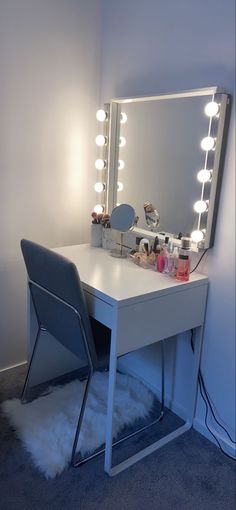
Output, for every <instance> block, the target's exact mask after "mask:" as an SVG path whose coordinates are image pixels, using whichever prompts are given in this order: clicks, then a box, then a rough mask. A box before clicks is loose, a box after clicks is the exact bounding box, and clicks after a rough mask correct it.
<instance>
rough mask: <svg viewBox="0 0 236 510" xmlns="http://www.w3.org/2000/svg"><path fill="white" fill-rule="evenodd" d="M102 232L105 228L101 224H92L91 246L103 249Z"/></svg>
mask: <svg viewBox="0 0 236 510" xmlns="http://www.w3.org/2000/svg"><path fill="white" fill-rule="evenodd" d="M102 230H103V226H102V225H101V223H92V225H91V233H90V240H91V246H94V247H96V248H101V246H102Z"/></svg>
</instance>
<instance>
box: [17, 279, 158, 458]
mask: <svg viewBox="0 0 236 510" xmlns="http://www.w3.org/2000/svg"><path fill="white" fill-rule="evenodd" d="M28 287H29V291H30V296H31V299H32V303H33V307H34V310H35V314H36V318H37V324H38V330H37V334H36V339H35V343H34V347H33V351H32V354H31V357H30V362H29V366H28V370H27V374H26V378H25V383H24V386H23V390H22V394H21V403H22V404H26V403H27V399H26V397H25V396H26V392H27V389H28V383H29V378H30V374H31V372H32V366H33V361H34V357H35V353H36V351H37V346H38V344H39V339H40V335H41V332H46V331H47V329H46V328H45V327H44V326H43V325H42V324H41V323H40V319H39V316H38V313H37V307H36V305H35V301H34V296H33V292H32V288H33V287H36V288H38V289H40V290H41V291H43V292H45V294H47V295H49V296H50V297H52V298H53V299H55V300H57V301H59V302H60V303H62V304H63V305H65V306H66V307H68V308H70V309H71V310H72V311H73V312H74V314H75V315H76V317H77V319H78V322H79V325H80V329H81V332H82V340H83V345H84V349H85V353H86V356H87V362H88V377H87V381H86V385H85V389H84V395H83V399H82V403H81V408H80V413H79V417H78V422H77V426H76V431H75V436H74V441H73V446H72V453H71V460H70V464H71V466H73V467H78V466H80V465H81V464H84V463H85V462H87V461H89V460H90V459H92V458H94V457H96V456H98V455H100V454H101V453H104V452H105V448H102V449H100V450H98V451H97V452H95V453H93V454H91V455H89V456H87V457H85V458H82V459H80V460H76V453H77V452H76V449H77V444H78V439H79V435H80V431H81V426H82V422H83V417H84V412H85V408H86V403H87V399H88V394H89V388H90V384H91V380H92V376H93V373H94V370H95V369H94V366H93V363H92V358H91V355H90V352H89V347H88V342H87V338H86V332H85V327H84V324H83V319H82V317H81V314H80V312H79V310H78V309H77V308H76V307H74V306H73V305H71V304H70V303H68V302H67V301H65V300H64V299H62V298H60V297H59V296H57V295H56V294H54V293H53V292H51V291H49V290H48V289H46V288H45V287H43V286H42V285H40V284H38V283H36V282H35V281H33V280H31V279H28ZM160 344H161V360H162V363H161V365H162V375H161V410H160V414H159V416H158V417H157V418H156V419H155V420H154V421H152V422H151V423H149V424H148V425H145V426H143V427H141V428H139V429H138V430H136V431H135V432H132V433H130V434H127V435H126V436H124V437H123V438H121V439H119V440H117V441H115V442H114V443H113V444H112V446H116V445H118V444H120V443H122V442H123V441H126V440H127V439H130V438H131V437H133V436H135V435H136V434H139V433H141V432H143V431H145V430H147V429H148V428H150V427H152V426H153V425H155V424H157V423H158V422H160V421H161V420H162V419H163V416H164V407H165V404H164V397H165V373H164V372H165V370H164V364H165V362H164V340H161V341H160Z"/></svg>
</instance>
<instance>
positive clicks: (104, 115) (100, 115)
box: [94, 109, 127, 214]
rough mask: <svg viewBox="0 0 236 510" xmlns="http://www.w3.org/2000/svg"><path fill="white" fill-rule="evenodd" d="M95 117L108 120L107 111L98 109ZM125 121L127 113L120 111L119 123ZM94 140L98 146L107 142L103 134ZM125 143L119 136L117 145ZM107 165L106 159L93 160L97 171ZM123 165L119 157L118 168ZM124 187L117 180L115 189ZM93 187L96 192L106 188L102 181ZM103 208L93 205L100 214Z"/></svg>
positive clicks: (99, 205) (99, 119)
mask: <svg viewBox="0 0 236 510" xmlns="http://www.w3.org/2000/svg"><path fill="white" fill-rule="evenodd" d="M96 118H97V120H98V121H99V122H105V121H107V120H108V112H106V111H105V110H102V109H100V110H98V111H97V113H96ZM126 122H127V115H126V113H125V112H121V114H120V123H121V124H125V123H126ZM95 142H96V145H97V146H98V147H105V146H106V145H107V143H108V137H107V136H105V135H103V134H99V135H97V136H96V139H95ZM125 145H126V139H125V137H124V136H120V139H119V147H124V146H125ZM106 167H107V161H106V160H105V159H102V158H98V159H96V161H95V168H96V169H97V170H99V171H102V170H105V168H106ZM124 167H125V163H124V161H123V160H122V159H120V160H119V161H118V170H123V168H124ZM123 188H124V185H123V183H122V182H120V181H118V182H117V191H122V190H123ZM94 189H95V191H96V193H102V192H104V191H105V190H106V184H105V183H104V182H101V181H99V182H96V183H95V185H94ZM104 210H105V208H104V206H103V205H101V204H96V205H95V207H94V211H95V212H96V213H97V214H100V213H102V212H104Z"/></svg>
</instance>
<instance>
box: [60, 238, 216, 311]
mask: <svg viewBox="0 0 236 510" xmlns="http://www.w3.org/2000/svg"><path fill="white" fill-rule="evenodd" d="M54 251H55V252H57V253H59V254H61V255H63V256H64V257H67V258H68V259H70V260H71V261H72V262H74V264H75V265H76V267H77V269H78V272H79V275H80V279H81V282H82V283H83V287H84V289H85V290H87V291H88V292H90V293H91V294H93V295H94V296H96V297H98V298H100V299H103V300H105V301H106V302H108V303H110V304H112V305H113V304H115V303H116V304H117V303H118V304H119V305H120V304H127V302H128V301H129V302H130V301H132V302H133V301H139V300H145V299H151V298H152V297H157V294H158V295H160V297H161V295H164V294H169V293H173V292H174V293H175V292H181V291H183V290H185V289H186V286H187V288H192V287H195V286H199V285H206V284H207V282H208V278H207V277H206V276H203V275H201V274H199V273H193V274H191V276H190V280H189V281H188V282H177V281H176V280H175V279H174V278H171V277H170V276H168V275H165V274H161V273H158V272H156V271H152V270H151V269H143V268H141V267H138V266H136V265H135V264H134V263H133V262H132V261H131V260H130V259H117V258H115V257H112V256H111V255H110V253H109V251H107V250H104V249H102V248H94V247H92V246H90V244H80V245H74V246H64V247H61V248H55V249H54Z"/></svg>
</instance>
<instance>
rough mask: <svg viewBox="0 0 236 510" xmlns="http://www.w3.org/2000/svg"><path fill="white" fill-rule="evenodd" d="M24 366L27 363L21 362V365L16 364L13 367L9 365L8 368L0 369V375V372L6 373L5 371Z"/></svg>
mask: <svg viewBox="0 0 236 510" xmlns="http://www.w3.org/2000/svg"><path fill="white" fill-rule="evenodd" d="M26 364H27V361H21V363H16V364H15V365H10V366H9V367H5V368H0V373H1V372H6V371H7V370H11V368H17V367H21V366H23V365H26Z"/></svg>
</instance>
